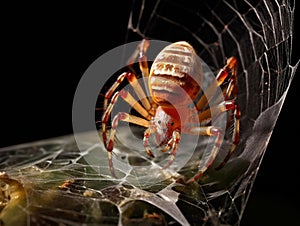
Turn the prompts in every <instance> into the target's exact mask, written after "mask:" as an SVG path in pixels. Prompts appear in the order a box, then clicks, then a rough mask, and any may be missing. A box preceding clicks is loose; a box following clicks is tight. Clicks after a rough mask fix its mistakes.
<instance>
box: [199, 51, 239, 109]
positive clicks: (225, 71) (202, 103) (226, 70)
mask: <svg viewBox="0 0 300 226" xmlns="http://www.w3.org/2000/svg"><path fill="white" fill-rule="evenodd" d="M229 75H231V77H230V82H229V86H228V87H229V88H228V89H225V90H226V91H225V95H224V99H225V100H227V99H228V97H229V96H230V95H231V93H233V95H234V97H236V96H237V59H236V58H235V57H230V58H228V59H227V63H226V65H225V66H224V67H223V68H222V69H221V70H220V71H219V73H218V74H217V76H216V79H215V81H214V82H213V83H212V84H211V85H210V86H209V87H208V88H207V89H206V90H205V95H202V96H201V98H200V99H199V101H198V102H197V104H196V107H197V109H198V110H201V109H204V108H205V107H206V106H207V105H208V104H209V102H210V100H211V99H212V98H213V97H214V96H215V95H216V94H217V93H218V92H217V90H218V88H219V87H220V86H221V85H222V84H223V82H224V81H225V80H226V78H227V77H228V76H229Z"/></svg>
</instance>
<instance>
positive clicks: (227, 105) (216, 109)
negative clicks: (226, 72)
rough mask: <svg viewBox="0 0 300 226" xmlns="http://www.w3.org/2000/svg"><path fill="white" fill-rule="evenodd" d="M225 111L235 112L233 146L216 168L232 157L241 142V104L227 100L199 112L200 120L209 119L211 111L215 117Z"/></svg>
mask: <svg viewBox="0 0 300 226" xmlns="http://www.w3.org/2000/svg"><path fill="white" fill-rule="evenodd" d="M225 111H232V112H233V118H232V120H233V126H234V127H233V132H232V146H231V149H230V151H229V152H228V153H227V155H226V157H225V158H224V160H223V162H222V163H221V164H220V165H218V166H217V167H216V170H219V169H221V168H222V167H223V166H224V165H225V164H226V162H227V161H228V160H229V158H230V157H231V155H232V153H233V152H234V151H235V149H236V146H237V145H238V143H239V137H240V116H241V113H240V108H239V105H238V104H236V102H235V100H227V101H223V102H222V103H220V104H218V105H216V106H213V107H211V108H210V109H207V110H205V111H203V112H201V113H199V115H198V117H199V121H200V122H201V121H204V120H208V119H210V117H211V112H213V114H214V116H215V117H218V116H219V115H220V114H221V113H222V112H225Z"/></svg>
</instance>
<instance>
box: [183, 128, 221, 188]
mask: <svg viewBox="0 0 300 226" xmlns="http://www.w3.org/2000/svg"><path fill="white" fill-rule="evenodd" d="M185 133H188V134H192V135H202V136H214V137H216V140H215V143H214V146H213V148H212V149H206V150H205V151H204V153H203V155H202V158H201V161H200V165H199V169H198V172H197V173H196V174H195V175H194V176H193V177H192V178H190V179H189V180H188V181H187V182H186V183H187V184H189V183H192V182H194V181H196V180H197V179H199V178H200V177H201V176H202V175H203V173H204V172H205V171H206V170H207V169H208V168H209V167H210V166H211V165H212V163H213V162H214V160H215V158H216V156H217V154H218V152H219V149H220V146H221V144H222V142H223V134H222V131H221V129H220V128H218V127H215V126H204V127H201V126H196V127H188V128H185Z"/></svg>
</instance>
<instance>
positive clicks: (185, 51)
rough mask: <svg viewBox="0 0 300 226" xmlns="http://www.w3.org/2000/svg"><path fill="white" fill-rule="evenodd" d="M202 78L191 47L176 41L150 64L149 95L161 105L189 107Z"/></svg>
mask: <svg viewBox="0 0 300 226" xmlns="http://www.w3.org/2000/svg"><path fill="white" fill-rule="evenodd" d="M201 79H202V65H201V62H200V59H199V57H198V55H197V54H196V52H195V50H194V49H193V47H192V46H191V45H190V44H188V43H187V42H183V41H181V42H175V43H173V44H170V45H169V46H167V47H165V48H164V49H163V50H162V51H161V52H160V53H159V54H158V55H157V57H156V59H155V60H154V62H153V64H152V67H151V71H150V75H149V90H150V94H151V96H152V99H153V100H154V101H155V102H156V103H157V104H159V105H162V106H163V105H169V104H172V105H176V106H183V105H188V104H190V103H191V102H192V101H193V100H194V99H195V98H196V97H197V95H198V94H199V91H200V84H201Z"/></svg>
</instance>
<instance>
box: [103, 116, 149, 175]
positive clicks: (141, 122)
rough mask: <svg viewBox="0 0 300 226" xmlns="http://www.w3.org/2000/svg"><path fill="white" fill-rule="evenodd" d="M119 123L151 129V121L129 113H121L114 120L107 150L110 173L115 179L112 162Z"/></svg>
mask: <svg viewBox="0 0 300 226" xmlns="http://www.w3.org/2000/svg"><path fill="white" fill-rule="evenodd" d="M119 121H124V122H129V123H133V124H136V125H140V126H144V127H149V124H150V123H149V121H147V120H146V119H143V118H140V117H137V116H134V115H130V114H128V113H125V112H119V113H118V114H117V115H116V116H115V117H114V119H113V121H112V128H111V132H110V135H109V140H108V142H107V145H106V150H107V154H108V162H109V168H110V172H111V175H112V176H113V177H116V176H115V173H114V167H113V162H112V150H113V148H114V139H115V134H116V130H117V126H118V124H119Z"/></svg>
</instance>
